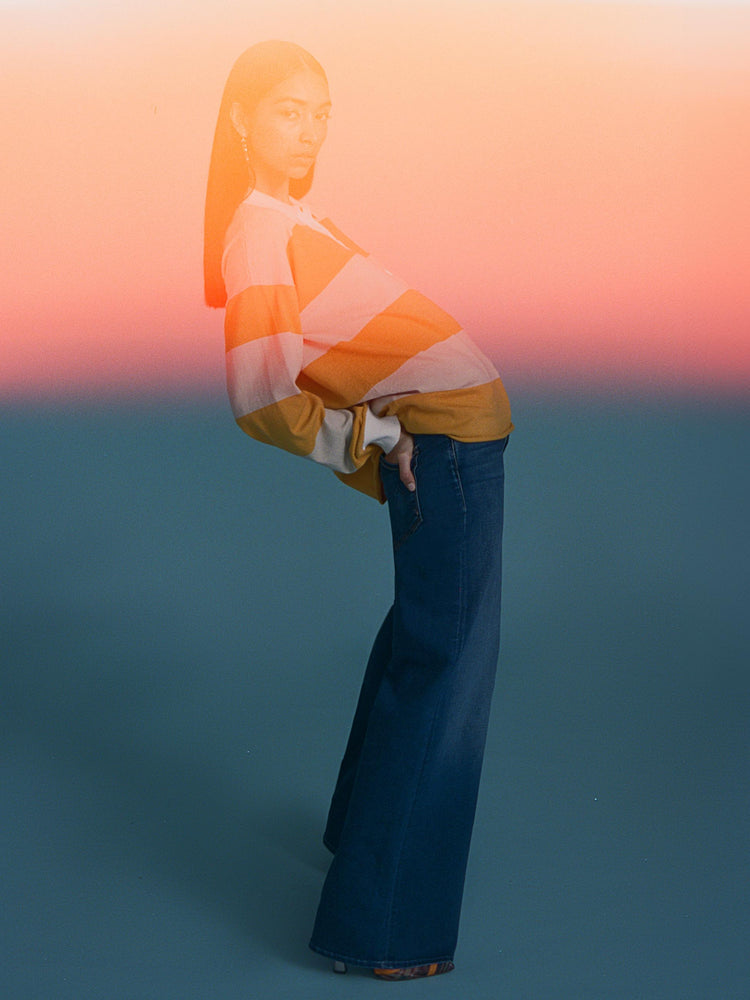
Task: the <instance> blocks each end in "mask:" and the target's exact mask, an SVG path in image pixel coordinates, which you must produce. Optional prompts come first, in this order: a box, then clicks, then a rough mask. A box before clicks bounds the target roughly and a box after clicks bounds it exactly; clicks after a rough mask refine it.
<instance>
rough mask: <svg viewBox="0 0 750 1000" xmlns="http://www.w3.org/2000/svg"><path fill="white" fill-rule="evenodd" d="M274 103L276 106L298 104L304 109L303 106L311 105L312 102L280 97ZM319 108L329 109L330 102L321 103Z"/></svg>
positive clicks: (297, 98)
mask: <svg viewBox="0 0 750 1000" xmlns="http://www.w3.org/2000/svg"><path fill="white" fill-rule="evenodd" d="M274 103H276V104H299V105H300V106H302V107H304V106H305V105H307V104H312V103H313V102H312V101H303V100H302V99H301V98H299V97H280V98H279V99H278V101H275V102H274ZM320 107H321V108H330V107H331V102H330V101H323V103H322V104H321V105H320Z"/></svg>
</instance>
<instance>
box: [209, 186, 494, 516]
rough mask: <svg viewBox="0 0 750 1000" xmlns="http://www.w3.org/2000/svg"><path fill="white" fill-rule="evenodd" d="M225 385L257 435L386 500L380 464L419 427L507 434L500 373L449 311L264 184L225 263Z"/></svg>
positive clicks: (469, 436)
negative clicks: (265, 191)
mask: <svg viewBox="0 0 750 1000" xmlns="http://www.w3.org/2000/svg"><path fill="white" fill-rule="evenodd" d="M222 270H223V275H224V281H225V284H226V288H227V306H226V313H225V323H224V332H225V342H226V366H227V387H228V391H229V398H230V401H231V405H232V410H233V413H234V417H235V419H236V421H237V423H238V424H239V426H240V427H241V428H242V430H244V431H245V432H246V433H247V434H249V435H250V436H251V437H253V438H255V439H256V440H258V441H262V442H264V443H266V444H273V445H276V446H277V447H281V448H284V449H285V450H287V451H290V452H292V453H293V454H295V455H301V456H304V457H306V458H310V459H312V460H313V461H316V462H319V463H321V464H322V465H325V466H328V467H329V468H331V469H333V470H334V471H335V472H336V474H337V475H339V477H340V478H341V479H343V480H344V482H347V483H348V484H349V485H351V486H354V487H355V488H357V489H360V490H362V491H363V492H365V493H367V494H369V495H371V496H374V497H377V498H378V499H379V500H381V501H382V500H383V493H382V485H381V483H380V478H379V473H378V458H379V456H380V455H381V454H382V452H388V451H390V450H391V448H393V447H394V446H395V444H396V442H397V441H398V438H399V434H400V430H401V427H402V426H403V427H404V429H405V430H407V431H409V432H410V433H413V434H419V433H422V434H447V435H449V436H451V437H454V438H457V439H458V440H462V441H484V440H492V439H495V438H501V437H505V436H506V435H507V434H508V433H510V431H511V430H512V426H513V425H512V423H511V419H510V406H509V403H508V398H507V395H506V393H505V389H504V388H503V385H502V382H501V380H500V378H499V377H498V374H497V371H496V370H495V368H494V367H493V365H492V364H491V362H490V361H489V360H488V359H487V358H486V357H485V356H484V354H483V353H482V352H481V351H480V350H479V349H478V348H477V347H476V346H475V345H474V344H473V342H472V341H471V339H470V338H469V337H468V335H467V334H466V333H465V331H464V330H463V329H462V328H461V326H460V325H459V324H458V323H457V322H456V320H455V319H453V317H451V316H449V315H448V313H446V312H444V311H443V310H442V309H441V308H440V307H439V306H437V305H436V304H435V303H434V302H432V301H431V300H430V299H428V298H426V297H425V296H424V295H422V294H421V293H420V292H418V291H416V290H414V289H412V288H409V286H408V285H406V284H405V283H404V282H403V281H402V280H401V279H399V278H397V277H396V276H394V275H393V274H391V273H390V271H388V270H386V269H385V268H384V267H382V266H381V265H380V264H379V263H378V262H377V261H375V260H374V259H373V258H372V257H371V256H370V255H368V254H366V253H365V252H364V251H363V250H361V249H360V248H359V247H358V246H356V244H354V243H352V242H351V241H350V240H349V239H348V238H347V237H345V236H344V235H343V234H342V233H341V232H340V231H339V230H338V229H336V227H335V226H333V224H331V223H330V222H329V221H328V220H323V221H319V220H318V219H316V218H315V217H314V216H313V215H312V214H311V213H310V212H309V209H306V208H305V207H304V206H302V205H300V204H299V203H296V205H287V204H286V203H284V202H280V201H277V200H276V199H273V198H271V197H270V196H268V195H264V194H262V193H261V192H256V191H254V192H252V194H251V195H250V196H249V197H248V198H247V199H246V200H245V201H244V202H242V204H241V205H240V206H239V208H238V209H237V212H236V213H235V216H234V218H233V220H232V223H231V225H230V227H229V229H228V231H227V235H226V239H225V249H224V256H223V261H222Z"/></svg>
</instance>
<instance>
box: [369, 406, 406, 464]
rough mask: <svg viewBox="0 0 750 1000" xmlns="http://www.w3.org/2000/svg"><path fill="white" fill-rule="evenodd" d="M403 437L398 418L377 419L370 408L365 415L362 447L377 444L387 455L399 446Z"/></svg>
mask: <svg viewBox="0 0 750 1000" xmlns="http://www.w3.org/2000/svg"><path fill="white" fill-rule="evenodd" d="M400 437H401V423H400V421H399V419H398V417H376V416H375V414H374V413H373V412H372V410H371V409H370V407H369V406H368V407H367V411H366V413H365V428H364V435H363V438H362V447H363V448H366V447H367V446H368V445H370V444H376V445H377V446H378V447H379V448H382V449H383V451H384V452H385V454H386V455H387V454H388V452H389V451H392V450H393V449H394V448H395V447H396V445H397V444H398V439H399V438H400Z"/></svg>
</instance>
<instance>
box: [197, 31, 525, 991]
mask: <svg viewBox="0 0 750 1000" xmlns="http://www.w3.org/2000/svg"><path fill="white" fill-rule="evenodd" d="M330 109H331V102H330V96H329V92H328V84H327V81H326V76H325V73H324V71H323V69H322V67H321V66H320V64H319V63H318V62H317V61H316V60H315V59H313V57H312V56H311V55H310V54H309V53H307V52H306V51H305V50H304V49H301V48H300V47H299V46H296V45H293V44H290V43H286V42H277V41H270V42H262V43H260V44H258V45H255V46H253V47H252V48H250V49H248V50H247V51H246V52H245V53H244V54H243V55H242V56H240V58H239V59H238V60H237V62H236V64H235V66H234V67H233V69H232V71H231V73H230V76H229V79H228V80H227V84H226V87H225V90H224V95H223V98H222V103H221V108H220V110H219V117H218V122H217V126H216V133H215V137H214V145H213V152H212V157H211V166H210V170H209V180H208V192H207V198H206V220H205V261H204V263H205V282H206V299H207V302H208V304H209V305H211V306H226V318H225V334H226V350H227V380H228V388H229V395H230V399H231V402H232V407H233V411H234V415H235V418H236V421H237V423H238V424H239V425H240V427H241V428H242V429H243V430H244V431H246V432H247V433H248V434H249V435H251V436H252V437H253V438H255V439H256V440H258V441H262V442H265V443H268V444H273V445H276V446H278V447H281V448H284V449H286V450H288V451H290V452H293V453H294V454H296V455H301V456H304V457H306V458H310V459H312V460H313V461H316V462H319V463H321V464H323V465H325V466H328V467H329V468H331V469H332V470H333V471H334V472H335V473H336V474H337V475H338V476H339V477H340V478H341V479H342V480H343V481H344V482H345V483H347V484H349V485H350V486H353V487H355V488H356V489H359V490H361V491H363V492H365V493H367V494H369V495H370V496H373V497H375V498H377V499H378V500H380V501H381V502H384V501H387V503H388V509H389V517H390V522H391V532H392V537H393V550H394V561H395V594H394V602H393V605H392V607H391V609H390V610H389V612H388V614H387V616H386V618H385V621H384V622H383V624H382V626H381V628H380V631H379V632H378V635H377V638H376V639H375V643H374V646H373V649H372V653H371V655H370V659H369V662H368V665H367V670H366V673H365V678H364V682H363V685H362V690H361V694H360V698H359V703H358V705H357V710H356V713H355V717H354V722H353V725H352V729H351V733H350V736H349V742H348V745H347V748H346V752H345V755H344V758H343V761H342V764H341V769H340V772H339V776H338V781H337V784H336V788H335V791H334V795H333V799H332V802H331V807H330V812H329V816H328V823H327V827H326V831H325V835H324V842H325V844H326V846H327V847H328V848H329V849H330V851H331V852H332V853H333V861H332V863H331V867H330V870H329V872H328V875H327V877H326V880H325V884H324V886H323V892H322V896H321V900H320V905H319V908H318V913H317V918H316V921H315V926H314V929H313V934H312V939H311V941H310V947H311V948H312V949H313V950H314V951H317V952H319V953H320V954H323V955H326V956H328V957H330V958H332V959H333V960H334V968H335V969H336V970H337V971H345V970H346V964H347V963H348V964H352V965H360V966H368V967H370V968H372V969H373V970H374V972H375V974H376V975H378V976H380V977H381V978H386V979H412V978H418V977H422V976H427V975H435V974H437V973H442V972H448V971H450V970H451V969H453V954H454V950H455V946H456V940H457V931H458V920H459V912H460V907H461V897H462V893H463V882H464V873H465V869H466V861H467V856H468V850H469V841H470V837H471V830H472V825H473V821H474V810H475V804H476V797H477V790H478V784H479V774H480V769H481V763H482V756H483V752H484V743H485V734H486V729H487V719H488V713H489V705H490V698H491V694H492V687H493V683H494V676H495V669H496V664H497V656H498V648H499V618H500V565H501V537H502V520H503V450H504V448H505V444H506V441H507V437H508V434H509V433H510V431H511V430H512V424H511V420H510V409H509V405H508V399H507V396H506V394H505V390H504V389H503V386H502V383H501V381H500V379H499V378H498V375H497V372H496V371H495V369H494V368H493V366H492V365H491V364H490V362H489V361H488V360H487V358H486V357H485V356H484V355H483V354H482V353H481V352H480V351H479V350H478V349H477V348H476V347H475V346H474V344H473V343H472V342H471V341H470V339H469V338H468V336H467V335H466V334H465V333H464V332H463V331H462V330H461V327H460V326H459V324H458V323H457V322H456V321H455V320H454V319H453V318H452V317H450V316H448V314H447V313H445V312H443V311H442V310H441V309H440V308H439V307H438V306H436V305H435V304H434V303H433V302H431V301H430V300H429V299H427V298H425V297H424V296H423V295H421V294H420V293H418V292H417V291H415V290H413V289H410V288H409V287H408V286H407V285H406V284H404V283H403V282H402V281H400V280H399V279H398V278H396V277H394V276H393V275H392V274H391V273H390V272H389V271H387V270H385V269H384V268H382V267H381V266H380V265H378V264H377V263H376V262H374V261H373V260H372V259H371V258H369V257H368V256H367V254H366V253H365V252H364V251H362V250H361V249H360V248H359V247H357V246H356V245H355V244H354V243H352V242H351V240H349V239H348V238H347V237H346V236H344V235H343V233H341V232H340V231H339V230H338V229H336V227H335V226H333V224H332V223H331V222H330V221H328V220H327V219H320V218H317V217H316V216H314V215H313V214H312V213H311V211H310V210H309V209H308V208H307V207H306V206H305V205H304V204H303V203H301V202H300V201H299V200H298V199H299V198H300V197H302V196H303V195H304V194H306V192H307V191H308V189H309V187H310V184H311V183H312V177H313V171H314V167H315V160H316V157H317V155H318V152H319V150H320V147H321V145H322V143H323V140H324V139H325V135H326V129H327V123H328V117H329V114H330Z"/></svg>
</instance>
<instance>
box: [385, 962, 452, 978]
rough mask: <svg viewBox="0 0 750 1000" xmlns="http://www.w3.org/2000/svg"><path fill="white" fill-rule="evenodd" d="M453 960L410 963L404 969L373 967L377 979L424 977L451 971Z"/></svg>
mask: <svg viewBox="0 0 750 1000" xmlns="http://www.w3.org/2000/svg"><path fill="white" fill-rule="evenodd" d="M454 969H455V965H454V964H453V962H432V963H431V964H430V965H411V966H409V967H408V968H406V969H373V970H372V971H373V972H374V973H375V975H376V976H377V977H378V979H392V980H396V979H424V978H425V976H439V975H440V974H441V973H443V972H453V970H454Z"/></svg>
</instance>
